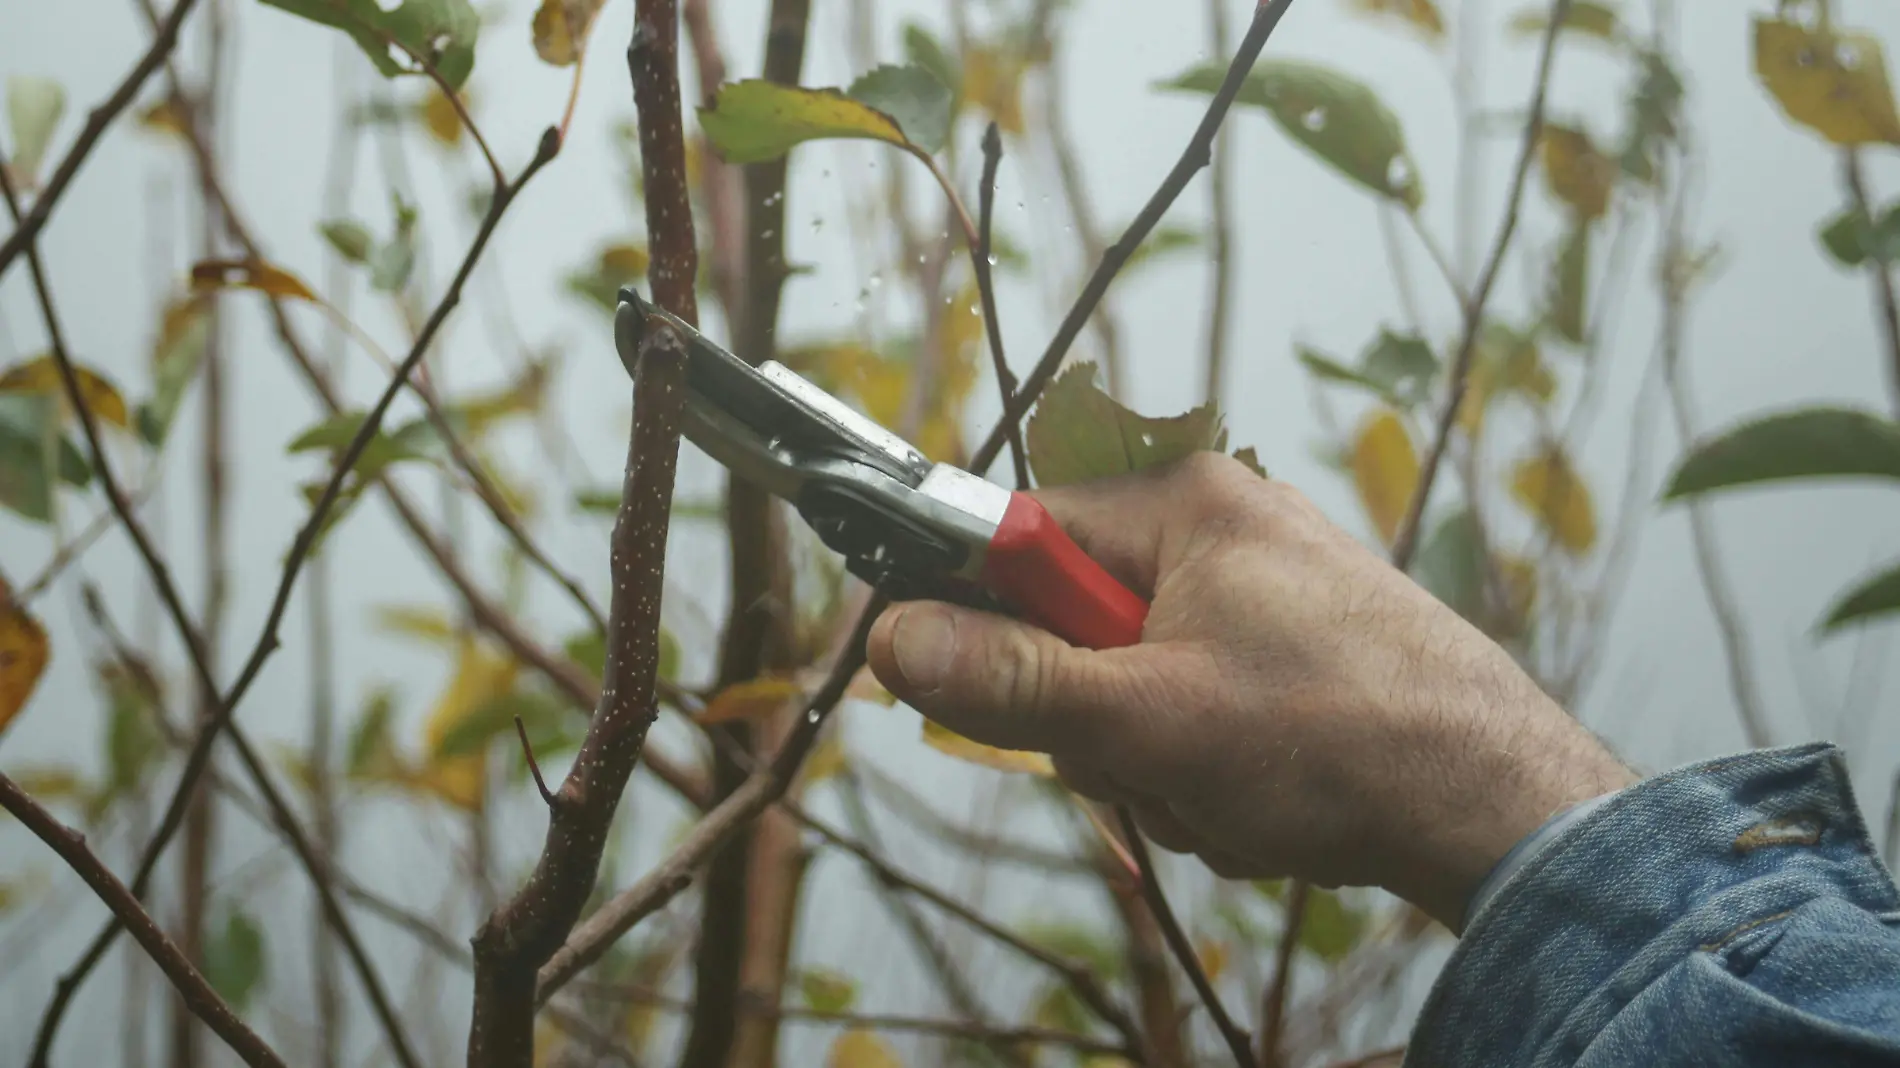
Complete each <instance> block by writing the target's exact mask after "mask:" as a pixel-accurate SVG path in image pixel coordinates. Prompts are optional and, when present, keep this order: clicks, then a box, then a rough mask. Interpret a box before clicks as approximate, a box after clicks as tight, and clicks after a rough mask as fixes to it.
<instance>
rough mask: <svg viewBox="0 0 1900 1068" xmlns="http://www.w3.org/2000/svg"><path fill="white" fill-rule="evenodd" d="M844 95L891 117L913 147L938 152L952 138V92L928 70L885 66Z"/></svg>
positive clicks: (862, 79)
mask: <svg viewBox="0 0 1900 1068" xmlns="http://www.w3.org/2000/svg"><path fill="white" fill-rule="evenodd" d="M845 95H846V96H849V97H851V98H852V99H854V100H857V101H859V102H861V103H864V104H868V105H870V106H871V107H874V108H876V109H877V110H879V111H881V112H883V113H884V114H886V115H889V116H890V117H891V118H892V119H893V120H895V121H896V123H897V128H898V129H900V130H902V131H903V132H904V137H905V138H906V139H907V140H909V141H910V143H911V144H913V145H916V146H917V147H918V148H921V149H923V150H924V151H925V152H936V151H937V150H938V149H940V148H942V147H943V145H944V142H945V141H947V140H948V139H949V137H950V108H951V106H952V105H953V104H954V103H955V101H954V99H953V98H952V95H951V92H950V89H949V87H948V86H946V85H945V84H944V83H943V82H942V81H941V80H940V79H938V77H937V76H936V75H935V74H932V73H931V72H930V70H929V68H927V67H922V66H917V65H910V66H903V67H893V66H888V65H886V66H882V67H877V68H875V69H873V70H871V71H869V72H867V73H866V74H865V75H864V76H863V77H861V78H859V79H858V80H857V81H855V82H852V83H851V88H849V89H846V90H845Z"/></svg>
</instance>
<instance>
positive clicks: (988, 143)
mask: <svg viewBox="0 0 1900 1068" xmlns="http://www.w3.org/2000/svg"><path fill="white" fill-rule="evenodd" d="M1002 162H1003V135H1002V133H1001V132H1000V131H999V130H998V129H997V127H996V124H995V123H994V122H992V123H990V125H989V129H987V130H985V131H983V181H982V184H981V185H979V186H978V187H977V204H978V207H977V211H978V213H979V216H980V218H981V221H980V222H978V223H977V242H976V247H975V248H974V249H971V251H970V269H971V270H972V271H974V272H975V273H976V291H977V294H978V295H979V296H981V297H982V298H983V327H984V330H985V331H986V332H987V333H988V335H989V341H990V363H991V364H992V365H993V366H994V367H995V368H996V391H997V393H998V394H1000V395H1001V396H1002V398H1003V410H1004V411H1008V410H1009V404H1010V401H1011V400H1013V399H1015V396H1016V376H1015V375H1014V374H1011V373H1010V370H1009V360H1008V359H1007V358H1006V357H1004V355H1003V324H1002V321H1001V320H999V319H997V317H996V280H995V278H994V277H993V274H994V272H993V271H992V269H991V263H990V260H991V256H990V223H991V222H992V219H993V216H994V215H995V211H996V168H997V167H998V166H1000V165H1001V164H1002ZM1028 455H1029V454H1028V453H1027V452H1026V451H1024V449H1023V430H1022V427H1021V426H1020V425H1017V424H1012V425H1011V426H1010V428H1009V459H1010V463H1011V464H1012V465H1013V466H1014V467H1015V468H1016V488H1017V489H1025V490H1026V489H1028V488H1029V461H1028Z"/></svg>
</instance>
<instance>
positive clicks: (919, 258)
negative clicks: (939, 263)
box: [917, 252, 925, 263]
mask: <svg viewBox="0 0 1900 1068" xmlns="http://www.w3.org/2000/svg"><path fill="white" fill-rule="evenodd" d="M924 260H925V256H924V254H923V253H921V252H919V253H918V254H917V262H918V263H923V262H924Z"/></svg>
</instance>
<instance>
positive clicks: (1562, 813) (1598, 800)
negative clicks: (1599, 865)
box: [1465, 790, 1617, 928]
mask: <svg viewBox="0 0 1900 1068" xmlns="http://www.w3.org/2000/svg"><path fill="white" fill-rule="evenodd" d="M1616 793H1617V792H1616V791H1614V790H1612V791H1610V792H1609V793H1607V794H1600V795H1598V796H1596V797H1593V798H1591V799H1589V800H1588V801H1579V802H1578V803H1576V804H1574V805H1570V806H1568V807H1567V808H1561V809H1558V810H1557V814H1556V815H1554V816H1552V817H1551V818H1549V819H1547V820H1545V821H1544V822H1543V825H1542V826H1540V827H1538V828H1537V829H1536V830H1534V831H1532V832H1531V833H1529V834H1527V835H1525V836H1524V837H1523V838H1521V839H1519V840H1518V843H1517V844H1516V845H1514V846H1512V847H1511V851H1510V852H1509V853H1506V854H1504V859H1503V860H1500V861H1498V862H1497V865H1496V866H1495V867H1493V868H1492V869H1491V874H1489V875H1487V876H1485V877H1484V882H1482V883H1479V884H1478V892H1477V893H1475V894H1472V895H1471V903H1470V904H1468V905H1466V906H1465V927H1466V928H1470V926H1471V923H1472V921H1473V920H1475V919H1477V918H1478V912H1479V910H1481V909H1483V908H1484V905H1485V902H1487V901H1490V900H1491V899H1492V898H1493V897H1496V896H1497V892H1498V891H1499V890H1500V889H1502V888H1503V886H1504V884H1505V883H1507V882H1510V880H1511V876H1513V875H1515V874H1517V873H1518V872H1519V871H1520V870H1522V869H1523V867H1524V865H1526V864H1529V863H1530V862H1531V860H1532V859H1533V858H1535V857H1536V856H1537V854H1539V853H1541V852H1543V851H1544V850H1545V849H1547V848H1549V847H1550V845H1551V844H1552V843H1554V842H1556V841H1557V839H1558V838H1559V837H1561V836H1562V835H1563V833H1564V832H1565V831H1567V830H1569V829H1570V828H1572V827H1574V826H1576V825H1577V824H1579V823H1581V822H1583V818H1584V817H1585V816H1588V815H1589V814H1590V813H1592V812H1595V811H1596V810H1597V806H1598V805H1601V804H1603V803H1604V802H1605V801H1608V800H1609V799H1610V798H1612V797H1615V796H1616Z"/></svg>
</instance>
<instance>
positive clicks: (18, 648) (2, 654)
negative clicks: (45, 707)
mask: <svg viewBox="0 0 1900 1068" xmlns="http://www.w3.org/2000/svg"><path fill="white" fill-rule="evenodd" d="M51 651H52V647H51V645H50V644H49V643H48V642H47V640H46V628H45V627H42V626H40V622H39V620H37V619H34V618H33V614H32V613H31V612H28V611H27V610H26V606H25V605H23V604H20V603H19V602H18V601H16V600H14V598H13V590H12V588H11V587H9V586H8V585H7V584H6V581H5V580H4V579H0V731H5V730H6V729H7V725H8V724H10V723H12V722H13V721H14V720H15V719H16V718H18V716H19V715H20V710H21V709H23V708H25V707H26V702H27V699H28V698H29V697H32V696H33V690H34V689H35V688H36V687H37V686H39V683H40V676H41V675H42V674H43V673H45V671H46V661H47V658H48V657H49V655H50V654H51Z"/></svg>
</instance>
